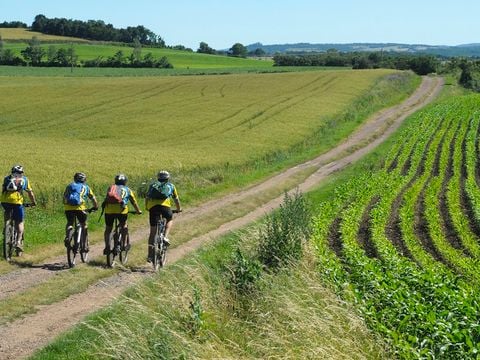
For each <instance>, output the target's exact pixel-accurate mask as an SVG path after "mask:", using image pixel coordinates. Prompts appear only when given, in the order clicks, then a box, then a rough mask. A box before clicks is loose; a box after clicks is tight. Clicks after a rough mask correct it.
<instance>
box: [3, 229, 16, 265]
mask: <svg viewBox="0 0 480 360" xmlns="http://www.w3.org/2000/svg"><path fill="white" fill-rule="evenodd" d="M14 238H15V229H14V227H13V225H12V222H11V220H8V221H7V222H6V223H5V228H4V229H3V257H4V258H5V260H7V261H10V260H11V258H12V255H13V251H14Z"/></svg>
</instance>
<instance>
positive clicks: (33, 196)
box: [27, 190, 37, 206]
mask: <svg viewBox="0 0 480 360" xmlns="http://www.w3.org/2000/svg"><path fill="white" fill-rule="evenodd" d="M27 194H28V198H29V199H30V202H31V203H32V205H33V206H35V205H37V200H36V199H35V194H34V193H33V190H30V191H29V190H27Z"/></svg>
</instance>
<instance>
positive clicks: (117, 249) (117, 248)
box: [113, 245, 121, 254]
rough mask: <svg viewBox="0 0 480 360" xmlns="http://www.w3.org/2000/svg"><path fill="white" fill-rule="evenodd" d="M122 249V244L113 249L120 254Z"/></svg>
mask: <svg viewBox="0 0 480 360" xmlns="http://www.w3.org/2000/svg"><path fill="white" fill-rule="evenodd" d="M120 251H121V249H120V245H117V246H115V248H114V249H113V253H114V254H120Z"/></svg>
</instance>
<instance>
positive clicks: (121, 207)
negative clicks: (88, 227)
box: [102, 174, 142, 255]
mask: <svg viewBox="0 0 480 360" xmlns="http://www.w3.org/2000/svg"><path fill="white" fill-rule="evenodd" d="M127 181H128V178H127V176H126V175H124V174H118V175H117V176H115V186H113V185H112V186H110V188H109V189H108V191H107V196H106V197H105V200H104V201H103V203H102V208H103V209H104V210H105V233H104V238H105V249H104V250H103V254H104V255H107V252H108V240H109V238H110V233H111V232H112V229H113V222H114V221H115V219H118V222H119V226H120V229H121V230H120V231H122V232H123V231H125V230H126V229H127V227H128V225H127V218H128V201H129V200H130V201H131V202H132V205H133V207H134V208H135V211H136V212H137V214H141V213H142V211H141V210H140V208H139V207H138V202H137V199H136V197H135V194H134V192H133V191H132V190H131V189H130V188H129V187H128V186H127ZM119 246H120V245H119V244H117V247H119ZM116 251H117V253H119V252H120V249H119V248H117V249H116Z"/></svg>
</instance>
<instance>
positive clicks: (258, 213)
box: [0, 77, 443, 359]
mask: <svg viewBox="0 0 480 360" xmlns="http://www.w3.org/2000/svg"><path fill="white" fill-rule="evenodd" d="M442 86H443V80H442V79H441V78H430V77H424V78H423V81H422V84H421V85H420V87H419V88H418V89H417V91H416V92H415V93H414V94H413V95H412V96H411V97H410V98H408V99H407V100H405V101H404V102H403V103H401V104H400V105H397V106H395V107H392V108H389V109H386V110H384V111H381V112H379V113H377V114H375V115H374V116H372V117H371V118H370V119H369V120H368V121H367V122H366V123H365V124H364V125H362V126H361V127H360V128H359V129H357V131H355V132H354V133H353V134H352V135H351V136H349V137H348V138H347V139H346V140H345V141H344V142H343V143H341V144H340V145H338V146H337V147H335V148H333V149H331V150H330V151H328V152H326V153H324V154H322V155H320V156H319V157H317V158H315V159H313V160H310V161H307V162H305V163H303V164H300V165H297V166H295V167H293V168H291V169H288V170H286V171H284V172H282V173H280V174H278V175H276V176H273V177H271V178H269V179H268V180H266V181H264V182H263V183H261V184H259V185H255V186H252V187H249V188H247V189H245V190H243V191H240V192H237V193H235V194H231V195H228V196H225V197H223V198H220V199H217V200H212V201H210V202H207V203H204V204H203V205H201V206H198V207H196V208H193V209H189V210H187V211H185V213H183V214H182V216H180V217H178V218H177V221H176V226H188V224H189V223H190V222H191V221H192V220H194V219H195V218H196V217H198V216H199V215H205V214H209V213H211V212H214V211H216V210H219V209H224V208H227V207H228V206H230V205H232V204H235V203H237V204H238V203H239V202H240V203H241V202H242V200H243V199H246V198H247V197H250V196H254V195H255V194H260V193H265V191H267V190H268V189H271V188H274V187H276V186H278V184H279V183H282V182H284V180H285V179H288V178H290V177H291V176H292V175H295V174H297V173H299V172H301V171H305V170H307V169H315V171H314V172H313V174H312V175H311V176H309V177H308V178H307V179H306V180H305V181H304V182H303V183H301V184H299V186H298V187H299V190H300V191H303V192H306V191H308V190H311V189H313V188H314V187H316V186H317V185H318V184H319V182H320V181H321V180H323V179H324V178H326V177H327V176H329V175H330V174H332V173H333V172H335V171H338V170H341V169H343V168H344V167H346V166H347V165H349V164H350V163H352V162H354V161H356V160H358V159H360V158H361V157H362V156H364V155H365V154H366V153H368V152H369V151H371V150H372V149H374V148H375V147H376V146H378V145H379V144H380V143H381V142H383V141H384V140H385V139H386V138H388V136H390V134H392V133H393V132H394V131H395V130H396V129H397V128H398V127H399V125H400V124H401V123H402V121H403V120H404V119H405V118H406V117H407V116H409V115H410V114H412V113H414V112H415V111H417V110H419V109H420V108H422V107H423V106H425V105H426V104H428V103H430V102H431V101H432V100H433V99H434V98H435V97H436V96H437V95H438V94H439V92H440V90H441V88H442ZM282 200H283V196H279V197H277V198H275V199H273V200H271V201H269V202H268V203H265V204H264V205H262V206H260V207H258V208H257V209H256V210H255V211H252V212H250V213H248V214H247V215H245V216H243V217H240V218H237V219H235V220H233V221H229V222H227V223H225V224H223V225H221V226H220V227H218V228H217V229H215V230H213V231H210V232H209V233H207V234H205V235H202V236H199V237H196V238H194V239H192V240H190V241H189V242H187V243H185V244H182V245H180V246H178V247H176V248H173V249H171V250H170V251H169V254H168V261H169V263H173V262H175V261H177V260H179V259H181V258H182V257H183V256H185V255H186V254H188V253H190V252H192V251H194V250H195V249H198V248H199V247H201V246H203V245H204V244H205V243H207V242H209V241H211V240H213V239H215V238H217V237H219V236H221V235H223V234H226V233H228V232H230V231H232V230H235V229H238V228H241V227H243V226H245V225H247V224H249V223H251V222H252V221H254V220H256V219H258V218H260V217H262V216H264V215H265V213H267V212H269V211H271V210H272V209H274V208H276V207H278V205H279V204H280V203H281V202H282ZM147 233H148V229H141V230H138V231H136V232H133V233H132V234H131V240H132V241H134V242H135V241H144V240H145V239H146V237H147ZM102 248H103V246H101V245H97V246H94V247H92V248H91V254H90V256H91V257H95V256H101V252H102ZM64 262H65V258H64V257H61V258H56V259H51V260H50V261H48V263H47V264H34V266H33V267H31V268H25V269H20V270H18V269H17V270H15V271H13V272H11V273H9V274H6V275H3V276H0V294H2V297H4V298H6V297H8V296H12V294H17V293H18V292H19V291H20V290H24V289H27V288H28V287H30V286H32V285H33V284H38V283H40V282H42V281H45V280H46V279H48V278H49V277H51V276H53V275H54V274H55V271H52V269H53V270H56V269H58V268H62V267H63V263H64ZM149 269H150V268H149V267H147V266H145V268H143V269H139V270H143V271H136V272H121V273H119V274H118V275H115V276H113V277H111V278H108V279H106V280H103V281H100V282H98V283H96V284H93V285H91V286H90V287H89V288H88V289H87V290H86V291H85V292H82V293H79V294H76V295H72V296H70V297H69V298H67V299H65V300H63V301H60V302H57V303H55V304H52V305H46V306H42V307H39V308H38V311H37V312H36V313H35V314H32V315H28V316H26V317H24V318H22V319H19V320H17V321H15V322H12V323H9V324H7V325H4V326H0V334H1V335H2V336H0V358H1V359H18V358H24V357H26V356H28V355H31V354H32V353H33V352H34V351H35V350H36V349H39V348H41V347H43V346H45V345H46V344H47V343H48V342H50V341H51V340H53V339H54V338H55V337H56V336H57V335H59V334H60V333H62V332H64V331H65V330H67V329H68V328H70V327H71V326H73V325H74V324H76V323H78V322H79V321H82V319H83V318H84V317H85V316H86V315H88V314H90V313H92V312H94V311H95V310H98V309H100V308H101V307H104V306H106V305H108V304H109V303H111V302H112V301H113V300H114V299H115V298H116V297H117V296H119V295H120V294H121V293H122V291H123V290H125V289H126V288H128V287H129V286H131V285H132V284H134V283H135V282H137V281H138V280H139V279H141V278H145V277H146V276H150V275H151V274H152V273H151V272H150V271H149ZM19 289H20V290H19Z"/></svg>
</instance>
